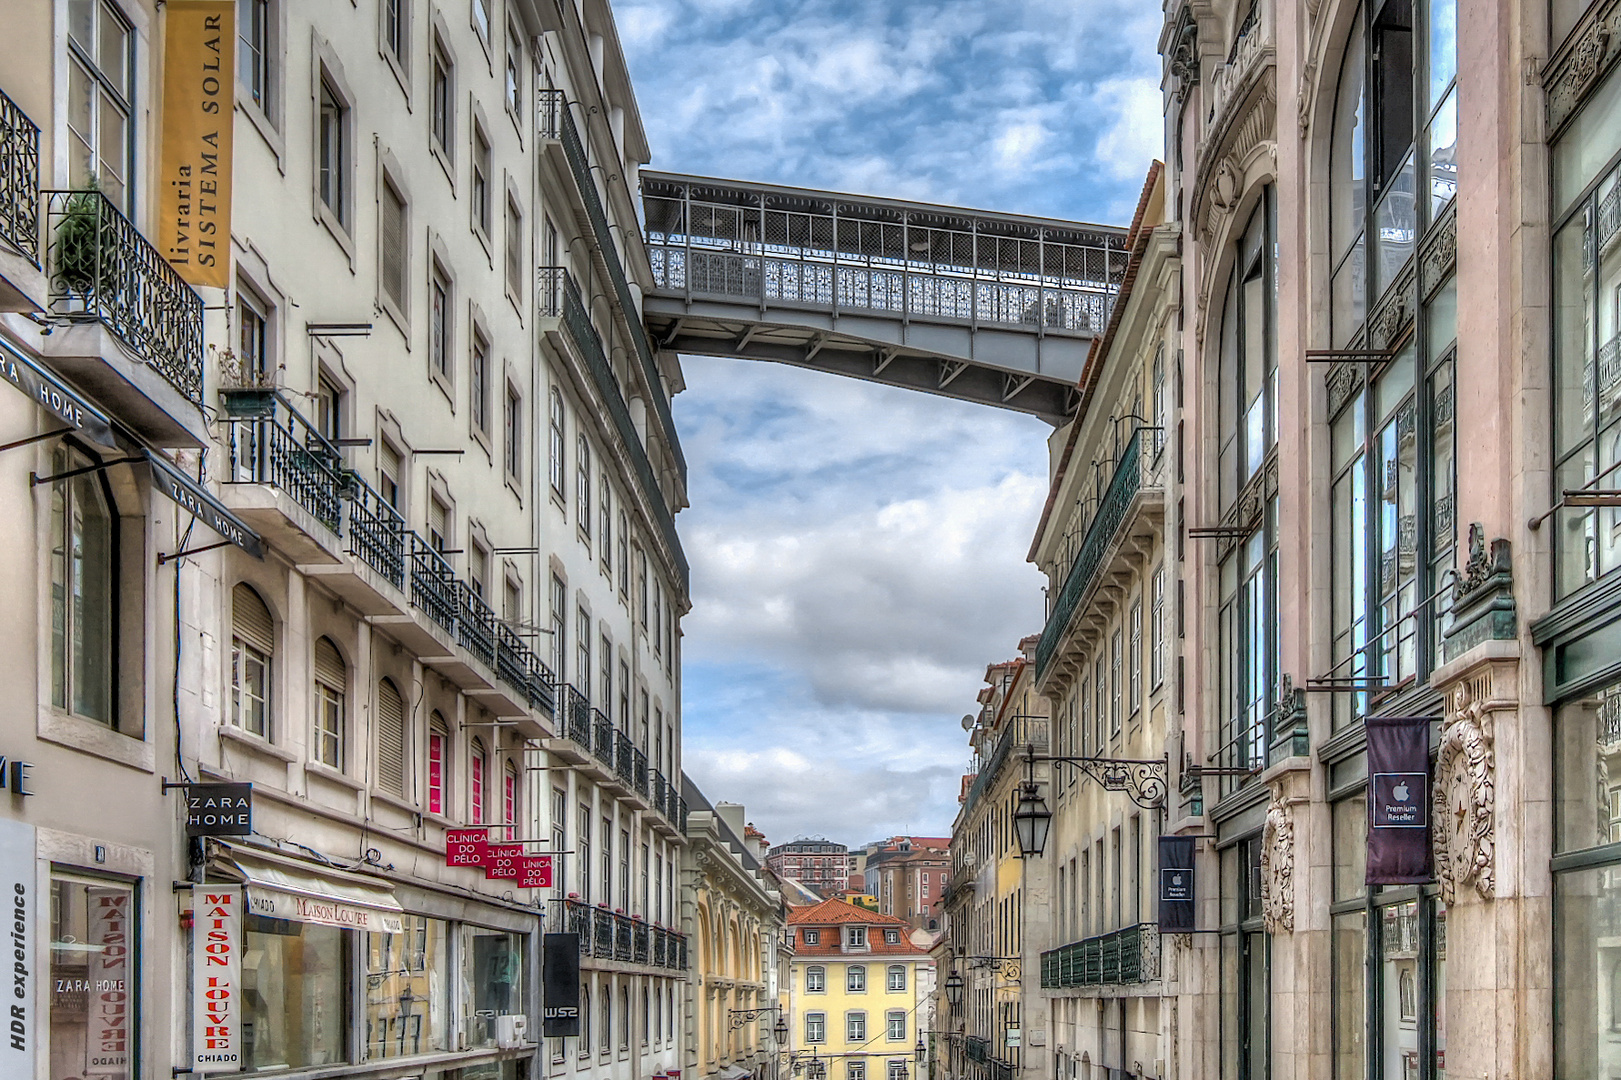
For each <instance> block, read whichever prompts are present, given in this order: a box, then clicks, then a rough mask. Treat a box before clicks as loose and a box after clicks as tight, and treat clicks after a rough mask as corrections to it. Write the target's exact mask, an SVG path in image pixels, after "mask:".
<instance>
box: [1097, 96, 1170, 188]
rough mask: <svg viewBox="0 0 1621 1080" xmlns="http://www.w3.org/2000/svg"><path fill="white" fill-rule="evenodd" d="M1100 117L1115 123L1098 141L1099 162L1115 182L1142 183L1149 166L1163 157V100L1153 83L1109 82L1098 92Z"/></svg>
mask: <svg viewBox="0 0 1621 1080" xmlns="http://www.w3.org/2000/svg"><path fill="white" fill-rule="evenodd" d="M1097 100H1098V106H1099V108H1100V110H1101V111H1102V113H1103V114H1104V115H1107V116H1113V117H1114V118H1115V119H1114V122H1113V124H1111V125H1110V127H1109V128H1108V129H1107V130H1106V131H1104V132H1103V134H1102V135H1101V136H1100V137H1099V138H1098V146H1097V154H1098V160H1099V161H1100V162H1102V163H1103V165H1104V166H1105V167H1106V168H1107V169H1108V170H1109V173H1110V175H1112V176H1114V177H1115V179H1117V180H1131V179H1137V180H1141V179H1142V178H1143V176H1145V175H1146V174H1147V173H1148V163H1149V162H1150V161H1153V160H1154V159H1155V158H1157V157H1160V156H1162V155H1163V154H1164V153H1165V123H1164V115H1165V114H1164V106H1163V99H1162V98H1161V96H1160V89H1159V83H1158V82H1157V81H1156V80H1154V79H1146V78H1138V79H1110V80H1109V81H1107V82H1105V83H1103V84H1101V85H1100V86H1099V87H1098V92H1097Z"/></svg>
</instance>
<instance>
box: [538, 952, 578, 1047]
mask: <svg viewBox="0 0 1621 1080" xmlns="http://www.w3.org/2000/svg"><path fill="white" fill-rule="evenodd" d="M540 992H541V998H540V1005H541V1008H542V1010H544V1011H543V1018H542V1020H541V1031H540V1033H541V1035H542V1036H543V1037H545V1038H548V1039H559V1038H573V1037H576V1036H578V1035H579V1034H580V935H579V934H547V935H546V937H545V947H544V949H543V950H542V952H541V956H540Z"/></svg>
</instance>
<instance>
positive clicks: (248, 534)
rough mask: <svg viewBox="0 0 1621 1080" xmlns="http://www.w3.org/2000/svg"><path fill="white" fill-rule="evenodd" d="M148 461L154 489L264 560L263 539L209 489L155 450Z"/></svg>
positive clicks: (147, 458)
mask: <svg viewBox="0 0 1621 1080" xmlns="http://www.w3.org/2000/svg"><path fill="white" fill-rule="evenodd" d="M146 461H147V464H148V465H150V466H151V467H152V486H153V487H155V488H157V489H158V490H159V491H161V492H163V493H164V494H165V495H167V496H168V497H169V498H171V499H173V500H174V502H175V505H176V506H178V507H180V509H182V510H185V511H186V512H187V513H190V514H192V515H193V516H195V517H196V518H197V519H198V520H199V521H201V522H202V523H203V524H204V525H207V526H208V527H209V528H210V529H213V530H214V531H215V532H217V533H219V534H220V535H221V536H222V537H224V538H225V539H226V541H227V542H229V543H232V544H235V545H236V546H237V547H239V548H241V549H242V550H243V551H245V552H247V553H248V554H249V555H252V556H255V557H256V558H260V559H262V558H264V556H265V548H264V542H263V541H261V540H260V539H259V534H258V533H256V532H254V531H253V530H252V529H250V528H248V527H247V525H246V524H244V523H243V521H242V519H241V518H239V517H237V516H236V515H235V514H233V513H231V512H230V511H229V510H227V509H226V508H225V504H224V503H222V502H220V501H219V500H218V499H216V498H214V496H213V495H211V494H209V491H208V489H207V488H205V487H203V485H201V484H199V483H198V482H197V481H195V480H193V479H192V478H191V477H189V476H187V475H186V474H185V473H183V472H181V471H180V470H179V469H177V468H175V467H174V466H173V465H171V464H169V462H167V461H165V460H164V459H163V458H162V457H160V456H159V455H157V454H156V453H154V452H153V451H151V450H148V451H147V452H146Z"/></svg>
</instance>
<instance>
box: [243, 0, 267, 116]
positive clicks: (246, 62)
mask: <svg viewBox="0 0 1621 1080" xmlns="http://www.w3.org/2000/svg"><path fill="white" fill-rule="evenodd" d="M236 31H237V50H236V64H237V73H236V74H237V78H239V79H241V80H242V85H243V86H246V87H247V88H248V96H249V97H250V98H252V99H253V103H254V104H255V105H257V106H259V109H260V111H262V112H264V113H265V114H266V115H268V114H269V112H270V82H271V68H270V64H271V51H270V0H237V12H236Z"/></svg>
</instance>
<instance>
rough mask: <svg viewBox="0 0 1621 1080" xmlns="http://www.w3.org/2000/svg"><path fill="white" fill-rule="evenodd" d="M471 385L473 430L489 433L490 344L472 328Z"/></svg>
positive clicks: (469, 394) (475, 328)
mask: <svg viewBox="0 0 1621 1080" xmlns="http://www.w3.org/2000/svg"><path fill="white" fill-rule="evenodd" d="M472 369H473V370H472V373H471V374H472V385H470V386H469V387H468V396H469V397H470V398H471V405H472V413H473V430H474V431H482V432H484V433H485V434H489V431H490V343H489V341H488V340H486V338H485V337H484V334H483V332H482V331H481V330H480V329H479V328H478V327H476V326H475V327H474V328H473V356H472Z"/></svg>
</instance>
